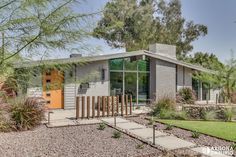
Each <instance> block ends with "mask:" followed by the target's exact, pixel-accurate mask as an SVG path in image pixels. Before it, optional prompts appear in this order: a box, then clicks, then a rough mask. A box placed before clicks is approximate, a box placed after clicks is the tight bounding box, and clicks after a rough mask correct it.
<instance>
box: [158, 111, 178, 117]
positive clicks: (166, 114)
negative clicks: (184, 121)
mask: <svg viewBox="0 0 236 157" xmlns="http://www.w3.org/2000/svg"><path fill="white" fill-rule="evenodd" d="M174 114H175V112H174V111H172V110H166V109H162V110H161V111H160V114H159V118H160V119H173V118H174Z"/></svg>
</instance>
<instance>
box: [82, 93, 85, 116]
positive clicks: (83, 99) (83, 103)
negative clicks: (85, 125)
mask: <svg viewBox="0 0 236 157" xmlns="http://www.w3.org/2000/svg"><path fill="white" fill-rule="evenodd" d="M84 112H85V97H84V96H82V118H84Z"/></svg>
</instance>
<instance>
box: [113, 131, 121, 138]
mask: <svg viewBox="0 0 236 157" xmlns="http://www.w3.org/2000/svg"><path fill="white" fill-rule="evenodd" d="M112 137H113V138H121V133H120V132H119V131H114V132H113V135H112Z"/></svg>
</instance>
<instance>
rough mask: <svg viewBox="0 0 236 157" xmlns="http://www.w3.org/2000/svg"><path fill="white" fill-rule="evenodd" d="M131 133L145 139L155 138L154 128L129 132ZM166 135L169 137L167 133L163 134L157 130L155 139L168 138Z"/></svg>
mask: <svg viewBox="0 0 236 157" xmlns="http://www.w3.org/2000/svg"><path fill="white" fill-rule="evenodd" d="M129 132H130V133H132V134H134V135H136V136H139V137H141V138H144V139H149V138H153V129H152V128H143V129H135V130H129ZM166 135H167V134H166V133H163V132H160V131H157V130H156V131H155V137H159V136H166Z"/></svg>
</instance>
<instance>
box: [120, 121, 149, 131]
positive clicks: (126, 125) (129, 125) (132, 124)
mask: <svg viewBox="0 0 236 157" xmlns="http://www.w3.org/2000/svg"><path fill="white" fill-rule="evenodd" d="M116 126H117V127H119V128H121V129H124V130H129V131H130V130H134V129H143V128H146V127H145V126H144V125H141V124H138V123H135V122H127V123H117V124H116Z"/></svg>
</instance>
